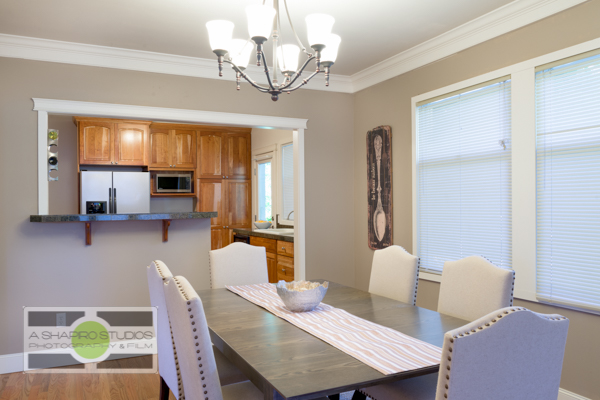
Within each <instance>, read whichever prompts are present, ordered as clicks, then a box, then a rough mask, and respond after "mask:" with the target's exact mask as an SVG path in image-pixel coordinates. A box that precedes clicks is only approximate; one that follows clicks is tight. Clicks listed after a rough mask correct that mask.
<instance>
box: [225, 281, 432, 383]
mask: <svg viewBox="0 0 600 400" xmlns="http://www.w3.org/2000/svg"><path fill="white" fill-rule="evenodd" d="M226 287H227V289H229V290H230V291H232V292H233V293H236V294H238V295H240V296H242V297H243V298H245V299H246V300H248V301H250V302H252V303H254V304H256V305H258V306H260V307H263V308H265V309H267V310H268V311H270V312H271V313H273V314H275V315H277V316H278V317H280V318H283V319H285V320H286V321H288V322H289V323H291V324H294V325H296V326H297V327H298V328H300V329H302V330H304V331H306V332H308V333H310V334H312V335H314V336H316V337H318V338H319V339H321V340H323V341H325V342H327V343H329V344H330V345H332V346H334V347H336V348H337V349H339V350H341V351H343V352H344V353H346V354H348V355H350V356H352V357H354V358H356V359H357V360H360V361H362V362H364V363H365V364H367V365H369V366H371V367H373V368H375V369H376V370H377V371H379V372H381V373H382V374H385V375H389V374H396V373H398V372H404V371H410V370H414V369H419V368H423V367H429V366H432V365H437V364H439V363H440V358H441V356H442V350H441V349H440V348H439V347H437V346H433V345H431V344H429V343H425V342H423V341H421V340H418V339H415V338H412V337H410V336H407V335H405V334H403V333H400V332H398V331H395V330H393V329H391V328H387V327H385V326H381V325H378V324H375V323H373V322H370V321H367V320H365V319H362V318H359V317H357V316H355V315H352V314H350V313H348V312H346V311H344V310H341V309H339V308H335V307H332V306H330V305H327V304H324V303H321V304H320V305H319V306H318V307H317V308H316V309H314V310H313V311H309V312H304V313H293V312H291V311H288V310H287V308H286V307H285V305H284V304H283V301H282V300H281V298H280V297H279V296H278V295H277V290H276V289H275V286H274V285H272V284H269V283H262V284H257V285H245V286H226Z"/></svg>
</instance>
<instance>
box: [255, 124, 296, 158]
mask: <svg viewBox="0 0 600 400" xmlns="http://www.w3.org/2000/svg"><path fill="white" fill-rule="evenodd" d="M293 140H294V132H293V131H286V130H283V129H256V128H255V129H252V152H253V153H254V151H255V150H259V149H262V148H263V147H266V146H272V145H274V144H279V145H282V144H285V143H290V142H292V141H293Z"/></svg>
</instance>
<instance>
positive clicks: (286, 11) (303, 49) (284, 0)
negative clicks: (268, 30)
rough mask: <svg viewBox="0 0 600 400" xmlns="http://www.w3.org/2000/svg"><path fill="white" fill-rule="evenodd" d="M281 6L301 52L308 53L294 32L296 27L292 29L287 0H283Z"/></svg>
mask: <svg viewBox="0 0 600 400" xmlns="http://www.w3.org/2000/svg"><path fill="white" fill-rule="evenodd" d="M283 6H284V7H285V13H286V14H287V17H288V22H289V23H290V27H291V28H292V32H294V36H295V37H296V41H297V42H298V44H299V45H300V48H301V49H302V51H303V52H305V53H306V54H310V53H309V52H307V51H306V47H304V45H303V44H302V41H301V40H300V38H299V37H298V34H297V33H296V29H294V24H292V18H290V12H289V10H288V6H287V1H286V0H283Z"/></svg>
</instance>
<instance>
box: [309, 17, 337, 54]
mask: <svg viewBox="0 0 600 400" xmlns="http://www.w3.org/2000/svg"><path fill="white" fill-rule="evenodd" d="M334 22H335V19H334V18H333V17H332V16H331V15H327V14H310V15H308V16H306V28H307V31H308V44H309V45H310V46H311V47H312V46H315V45H325V42H326V41H327V39H328V37H329V35H330V34H331V28H332V27H333V23H334Z"/></svg>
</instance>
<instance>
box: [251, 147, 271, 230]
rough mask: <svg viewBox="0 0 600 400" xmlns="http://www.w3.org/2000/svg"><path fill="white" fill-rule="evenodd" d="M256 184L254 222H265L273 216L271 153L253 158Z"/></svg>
mask: <svg viewBox="0 0 600 400" xmlns="http://www.w3.org/2000/svg"><path fill="white" fill-rule="evenodd" d="M254 162H255V164H254V174H255V176H256V181H255V182H256V183H255V184H254V185H255V189H254V193H255V196H256V197H255V199H256V200H255V201H256V211H255V212H256V216H255V218H256V220H259V221H267V220H268V219H269V218H271V217H272V216H273V211H274V210H273V153H272V152H269V153H264V154H260V155H257V156H255V157H254Z"/></svg>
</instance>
